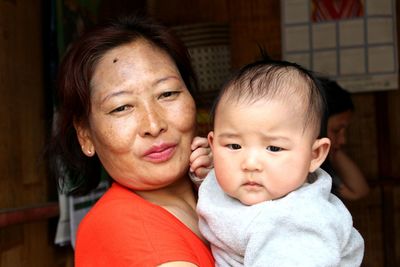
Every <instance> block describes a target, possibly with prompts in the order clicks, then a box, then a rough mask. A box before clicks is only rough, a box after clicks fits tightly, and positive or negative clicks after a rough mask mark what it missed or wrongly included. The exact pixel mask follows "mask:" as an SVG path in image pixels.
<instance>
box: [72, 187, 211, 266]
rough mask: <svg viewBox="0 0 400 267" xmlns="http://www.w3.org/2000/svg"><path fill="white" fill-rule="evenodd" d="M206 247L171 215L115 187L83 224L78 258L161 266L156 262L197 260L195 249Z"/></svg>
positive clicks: (79, 235)
mask: <svg viewBox="0 0 400 267" xmlns="http://www.w3.org/2000/svg"><path fill="white" fill-rule="evenodd" d="M199 242H200V243H199ZM188 244H189V245H188ZM190 244H192V245H193V246H192V247H190ZM202 245H203V246H204V244H202V242H201V240H200V239H199V238H198V237H197V236H196V235H194V233H193V232H191V231H190V230H189V229H188V228H187V227H186V226H185V225H183V224H182V223H181V222H180V221H179V220H178V219H177V218H176V217H174V216H173V215H172V214H171V213H169V212H167V211H166V210H164V209H163V208H161V207H159V206H156V205H154V204H152V203H150V202H147V201H146V200H144V199H142V198H140V197H139V196H138V195H136V194H135V193H134V192H133V191H131V190H129V189H126V188H124V187H122V186H119V185H115V184H114V185H113V186H112V187H111V188H110V189H109V190H108V191H107V192H106V193H105V194H104V195H103V197H102V198H100V199H99V201H98V202H97V203H96V205H95V206H94V207H93V208H92V210H90V211H89V213H88V214H87V215H86V217H85V218H84V219H83V221H82V223H81V224H80V226H79V229H78V235H77V244H76V257H77V259H80V260H82V261H85V260H86V259H85V257H86V258H87V257H89V258H91V259H93V258H96V257H99V258H100V259H102V260H105V259H104V257H106V260H107V259H111V258H112V259H113V260H115V259H114V258H115V257H117V258H121V257H123V258H126V259H127V260H129V262H135V263H140V262H141V263H142V264H144V265H149V264H150V265H158V264H159V262H158V263H157V264H155V261H161V262H162V261H163V260H165V259H167V258H168V260H171V261H173V260H192V261H193V259H194V258H196V254H197V253H198V252H197V251H196V250H197V249H194V248H195V247H196V246H202ZM204 247H205V246H204ZM206 252H207V251H206ZM96 254H100V255H99V256H96ZM79 255H81V256H79ZM117 265H118V264H117ZM117 265H116V266H117ZM82 266H83V265H82ZM120 266H121V265H120ZM138 266H140V264H139V265H138ZM142 266H143V265H142Z"/></svg>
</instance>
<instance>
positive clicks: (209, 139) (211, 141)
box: [207, 131, 214, 151]
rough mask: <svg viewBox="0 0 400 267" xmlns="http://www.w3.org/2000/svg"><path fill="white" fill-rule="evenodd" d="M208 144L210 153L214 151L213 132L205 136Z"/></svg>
mask: <svg viewBox="0 0 400 267" xmlns="http://www.w3.org/2000/svg"><path fill="white" fill-rule="evenodd" d="M207 139H208V144H209V145H210V148H211V151H212V150H213V149H214V143H213V142H214V132H213V131H211V132H209V133H208V135H207Z"/></svg>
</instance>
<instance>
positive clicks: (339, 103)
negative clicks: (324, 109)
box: [319, 77, 354, 117]
mask: <svg viewBox="0 0 400 267" xmlns="http://www.w3.org/2000/svg"><path fill="white" fill-rule="evenodd" d="M319 80H320V82H321V85H322V89H323V90H324V93H325V97H326V101H327V104H328V117H330V116H332V115H335V114H339V113H342V112H345V111H349V110H350V111H354V104H353V101H352V99H351V95H350V93H349V92H348V91H346V90H345V89H343V88H342V87H341V86H340V85H339V84H338V83H337V82H335V81H333V80H331V79H329V78H326V77H320V78H319Z"/></svg>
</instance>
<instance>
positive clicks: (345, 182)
mask: <svg viewBox="0 0 400 267" xmlns="http://www.w3.org/2000/svg"><path fill="white" fill-rule="evenodd" d="M329 159H330V161H331V163H332V167H333V169H334V170H335V172H336V173H337V174H338V176H339V177H340V179H341V180H342V184H341V185H340V187H339V190H338V191H339V194H340V196H341V197H342V198H344V199H348V200H357V199H360V198H362V197H365V196H366V195H367V194H368V192H369V186H368V183H367V180H366V178H365V177H364V174H363V173H362V171H361V170H360V168H359V167H358V166H357V164H356V163H355V162H354V161H353V160H352V159H351V158H350V157H349V156H348V155H347V154H346V153H345V152H344V151H343V150H341V149H338V150H336V151H334V153H330V157H329Z"/></svg>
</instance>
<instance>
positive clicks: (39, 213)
mask: <svg viewBox="0 0 400 267" xmlns="http://www.w3.org/2000/svg"><path fill="white" fill-rule="evenodd" d="M58 215H59V205H58V202H49V203H44V204H37V205H35V206H31V207H22V208H14V209H0V228H3V227H7V226H10V225H15V224H21V223H31V222H34V221H44V220H46V219H48V218H53V217H57V216H58Z"/></svg>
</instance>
